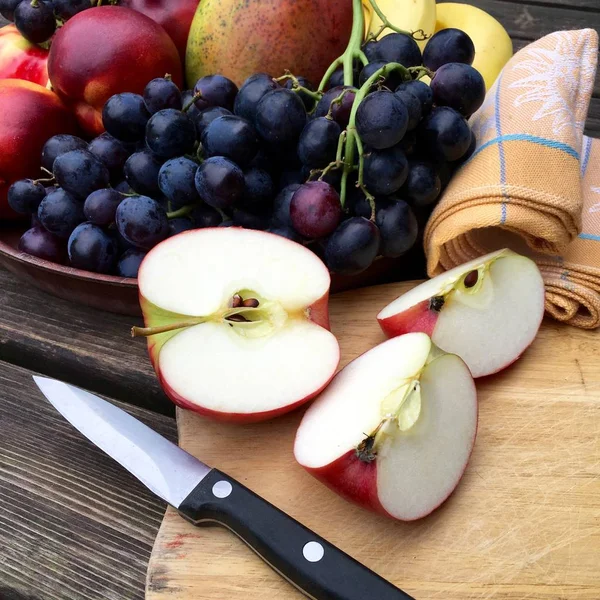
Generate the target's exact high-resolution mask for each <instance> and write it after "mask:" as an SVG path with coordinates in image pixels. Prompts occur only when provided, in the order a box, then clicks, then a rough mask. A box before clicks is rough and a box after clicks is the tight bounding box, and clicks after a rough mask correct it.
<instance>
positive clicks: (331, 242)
mask: <svg viewBox="0 0 600 600" xmlns="http://www.w3.org/2000/svg"><path fill="white" fill-rule="evenodd" d="M379 238H380V236H379V230H378V229H377V226H376V225H375V223H373V222H372V221H369V219H365V218H364V217H351V218H350V219H346V220H345V221H343V222H342V223H341V224H340V226H339V227H338V228H337V229H336V230H335V231H334V232H333V233H332V234H331V236H330V237H329V239H328V240H327V244H326V246H325V264H326V265H327V268H328V269H329V270H330V271H331V272H332V273H338V274H340V275H356V274H357V273H361V272H362V271H364V270H365V269H368V268H369V267H370V266H371V265H372V264H373V261H374V260H375V257H376V256H377V252H378V251H379Z"/></svg>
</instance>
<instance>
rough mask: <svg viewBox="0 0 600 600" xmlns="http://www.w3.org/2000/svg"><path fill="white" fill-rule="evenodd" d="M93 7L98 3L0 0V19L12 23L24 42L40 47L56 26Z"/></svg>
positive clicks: (51, 0)
mask: <svg viewBox="0 0 600 600" xmlns="http://www.w3.org/2000/svg"><path fill="white" fill-rule="evenodd" d="M96 4H97V0H0V15H2V16H3V17H4V18H5V19H7V20H8V21H11V22H14V24H15V26H16V27H17V29H18V30H19V32H20V33H21V35H22V36H23V37H24V38H25V39H26V40H29V41H30V42H32V43H34V44H43V43H44V42H47V41H48V40H49V39H50V38H51V37H52V36H53V35H54V33H55V31H56V28H57V27H58V26H60V25H61V24H63V23H65V22H66V21H68V20H69V19H70V18H71V17H74V16H75V15H76V14H77V13H80V12H81V11H83V10H87V9H88V8H93V7H94V6H96Z"/></svg>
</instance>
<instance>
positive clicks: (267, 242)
mask: <svg viewBox="0 0 600 600" xmlns="http://www.w3.org/2000/svg"><path fill="white" fill-rule="evenodd" d="M138 284H139V289H140V304H141V307H142V311H143V314H144V320H145V324H146V327H145V328H137V327H134V328H133V330H132V334H133V335H134V336H140V335H143V336H147V337H148V349H149V353H150V358H151V360H152V364H153V366H154V369H155V371H156V373H157V375H158V377H159V380H160V383H161V385H162V387H163V389H164V391H165V393H166V394H167V396H169V398H170V399H171V400H172V401H173V402H175V404H177V405H179V406H181V407H183V408H188V409H190V410H193V411H196V412H199V413H202V414H205V415H208V416H211V417H214V418H217V419H222V420H228V421H241V422H252V421H261V420H265V419H268V418H271V417H274V416H277V415H279V414H283V413H285V412H287V411H290V410H292V409H294V408H295V407H297V406H299V405H300V404H302V403H303V402H306V401H307V400H309V399H310V398H312V397H314V396H315V395H317V394H318V393H319V392H320V391H321V390H322V389H323V388H324V387H325V386H326V385H327V384H328V383H329V381H330V380H331V378H332V377H333V375H334V373H335V371H336V369H337V366H338V363H339V359H340V350H339V345H338V342H337V340H336V338H335V336H334V335H333V334H332V333H331V332H330V331H329V313H328V308H327V303H328V298H329V285H330V277H329V273H328V271H327V269H326V267H325V266H324V265H323V263H322V262H321V261H320V260H319V258H317V256H316V255H315V254H313V253H312V252H311V251H310V250H307V249H306V248H304V247H303V246H301V245H300V244H296V243H295V242H291V241H289V240H287V239H285V238H283V237H280V236H277V235H273V234H270V233H265V232H262V231H253V230H247V229H241V228H237V227H232V228H207V229H198V230H193V231H188V232H185V233H182V234H180V235H177V236H175V237H172V238H169V239H167V240H165V241H164V242H162V243H161V244H159V245H158V246H156V247H155V248H154V249H153V250H151V251H150V252H149V253H148V255H147V256H146V258H145V259H144V261H143V263H142V265H141V267H140V270H139V275H138Z"/></svg>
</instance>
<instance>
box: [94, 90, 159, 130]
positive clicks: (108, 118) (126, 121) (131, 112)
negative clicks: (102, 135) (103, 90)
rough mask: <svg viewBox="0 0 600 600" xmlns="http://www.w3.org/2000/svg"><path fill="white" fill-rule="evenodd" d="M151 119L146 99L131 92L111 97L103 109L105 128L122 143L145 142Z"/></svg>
mask: <svg viewBox="0 0 600 600" xmlns="http://www.w3.org/2000/svg"><path fill="white" fill-rule="evenodd" d="M149 118H150V113H149V112H148V109H147V108H146V104H145V103H144V98H142V96H140V95H139V94H132V93H131V92H124V93H123V94H115V95H114V96H111V97H110V98H109V99H108V101H107V102H106V104H105V105H104V108H103V109H102V123H103V124H104V128H105V129H106V131H108V133H110V135H112V136H113V137H116V138H117V139H118V140H121V141H122V142H137V141H139V140H143V139H144V135H145V134H146V125H147V123H148V119H149Z"/></svg>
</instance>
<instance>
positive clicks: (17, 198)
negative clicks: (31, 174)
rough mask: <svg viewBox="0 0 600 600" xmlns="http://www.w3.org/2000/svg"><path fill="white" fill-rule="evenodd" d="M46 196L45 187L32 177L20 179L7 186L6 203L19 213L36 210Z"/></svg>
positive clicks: (26, 213)
mask: <svg viewBox="0 0 600 600" xmlns="http://www.w3.org/2000/svg"><path fill="white" fill-rule="evenodd" d="M45 196H46V188H45V187H44V186H43V185H42V184H41V183H38V182H36V181H34V180H33V179H20V180H19V181H15V182H14V183H13V184H12V185H11V186H10V187H9V188H8V205H9V206H10V207H11V208H12V209H13V210H14V211H15V212H16V213H19V214H20V215H31V214H33V213H36V212H37V209H38V206H39V205H40V202H41V201H42V200H43V199H44V197H45Z"/></svg>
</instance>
